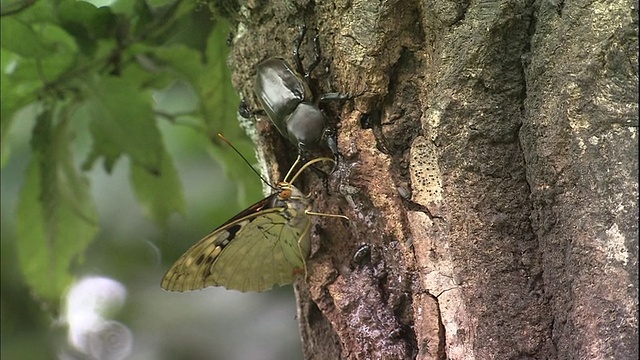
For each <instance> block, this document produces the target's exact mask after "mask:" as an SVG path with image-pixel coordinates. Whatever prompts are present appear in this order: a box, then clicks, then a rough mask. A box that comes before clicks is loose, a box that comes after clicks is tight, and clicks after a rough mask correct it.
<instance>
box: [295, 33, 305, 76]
mask: <svg viewBox="0 0 640 360" xmlns="http://www.w3.org/2000/svg"><path fill="white" fill-rule="evenodd" d="M306 33H307V26H306V25H300V33H299V34H298V37H297V38H296V42H295V46H294V47H293V60H294V61H295V62H296V67H297V68H298V69H297V70H298V73H299V74H304V68H303V67H302V60H301V59H300V46H301V45H302V40H304V34H306Z"/></svg>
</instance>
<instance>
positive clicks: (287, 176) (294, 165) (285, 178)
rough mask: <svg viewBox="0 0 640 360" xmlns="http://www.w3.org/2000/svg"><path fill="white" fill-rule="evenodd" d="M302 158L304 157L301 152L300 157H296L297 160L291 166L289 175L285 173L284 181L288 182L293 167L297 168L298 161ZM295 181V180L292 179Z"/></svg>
mask: <svg viewBox="0 0 640 360" xmlns="http://www.w3.org/2000/svg"><path fill="white" fill-rule="evenodd" d="M300 159H302V157H301V156H300V154H298V157H297V158H296V161H294V162H293V165H291V167H290V168H289V171H288V172H287V175H285V177H284V180H282V181H283V182H288V181H287V179H288V178H289V175H291V172H292V171H293V169H295V168H296V166H298V163H299V162H300ZM291 182H293V181H291Z"/></svg>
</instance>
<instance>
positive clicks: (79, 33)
mask: <svg viewBox="0 0 640 360" xmlns="http://www.w3.org/2000/svg"><path fill="white" fill-rule="evenodd" d="M58 20H59V22H60V25H61V26H62V27H63V28H64V29H65V30H66V31H67V32H68V33H69V34H70V35H71V36H73V37H74V38H75V40H76V42H77V44H78V47H79V48H80V49H81V50H82V51H83V53H85V54H87V55H89V54H93V53H94V52H95V50H96V46H97V40H98V39H102V38H109V37H112V36H114V35H115V32H116V16H115V15H114V14H113V13H112V12H111V9H109V8H108V7H100V8H98V7H95V6H94V5H92V4H89V3H87V2H84V1H76V0H63V1H61V2H60V4H59V5H58Z"/></svg>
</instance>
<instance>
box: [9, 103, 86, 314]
mask: <svg viewBox="0 0 640 360" xmlns="http://www.w3.org/2000/svg"><path fill="white" fill-rule="evenodd" d="M70 144H71V135H70V134H69V130H68V127H67V121H66V120H65V119H62V120H61V121H59V123H58V124H57V125H56V124H54V121H53V114H52V112H51V111H45V112H43V113H42V114H40V115H39V116H38V119H37V122H36V126H35V128H34V131H33V138H32V148H33V150H34V156H33V158H32V159H31V161H30V163H29V165H28V167H27V171H26V177H25V183H24V185H23V187H22V190H21V192H20V197H19V200H18V201H19V202H18V208H17V218H16V223H17V225H16V232H17V235H18V237H19V241H18V242H17V248H18V257H19V262H20V265H21V268H22V271H23V273H24V276H25V279H26V281H27V284H28V285H29V287H30V288H31V289H32V291H33V293H34V294H35V295H36V296H38V297H39V298H40V299H42V300H45V301H48V302H53V303H56V302H57V301H58V299H59V298H60V296H61V295H62V293H63V291H64V290H65V288H66V287H67V286H68V285H69V284H70V282H71V280H72V276H71V274H70V273H69V267H70V265H71V263H72V262H73V261H74V260H77V258H78V256H80V255H81V254H82V253H83V252H84V250H85V249H86V247H87V246H88V244H89V243H90V242H91V240H93V238H94V236H95V235H96V233H97V231H98V227H97V210H96V208H95V205H94V204H93V202H92V199H91V197H90V196H89V182H88V180H87V179H86V178H85V177H84V176H82V175H81V174H79V173H78V171H77V170H76V168H75V165H74V161H73V157H72V155H71V151H70Z"/></svg>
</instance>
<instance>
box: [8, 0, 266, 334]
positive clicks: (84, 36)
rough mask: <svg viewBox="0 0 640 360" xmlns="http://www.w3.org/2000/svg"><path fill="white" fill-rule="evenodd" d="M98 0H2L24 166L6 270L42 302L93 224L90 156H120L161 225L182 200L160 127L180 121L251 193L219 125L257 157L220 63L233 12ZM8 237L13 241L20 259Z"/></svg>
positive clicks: (54, 296) (167, 129)
mask: <svg viewBox="0 0 640 360" xmlns="http://www.w3.org/2000/svg"><path fill="white" fill-rule="evenodd" d="M94 3H96V2H95V1H94V2H93V3H92V2H91V1H78V0H60V1H53V0H42V1H35V2H34V1H29V0H22V1H3V2H2V18H1V34H2V39H1V50H0V51H1V54H0V55H1V60H2V79H1V81H2V83H1V86H2V92H1V103H2V114H1V116H2V117H1V144H2V159H1V165H2V168H3V175H2V176H3V182H4V181H5V179H6V178H7V177H15V178H17V177H19V176H24V178H23V179H22V181H21V190H20V191H19V195H18V198H17V200H16V201H17V205H16V209H15V211H16V213H15V239H16V240H15V241H12V242H11V243H7V242H8V241H9V240H6V239H8V238H9V237H7V236H6V234H5V232H4V226H3V237H2V243H3V257H2V272H3V275H4V273H5V270H11V271H19V272H20V276H21V278H22V279H24V281H25V282H26V284H27V285H28V288H29V293H30V295H31V296H33V297H35V298H37V299H38V300H39V302H40V304H42V305H44V306H46V309H48V311H49V313H50V314H56V313H57V310H59V301H60V299H61V296H62V294H63V292H64V291H65V289H66V287H67V286H68V285H69V284H70V283H71V281H72V280H73V273H72V271H71V269H72V268H73V267H75V266H77V265H78V264H79V263H81V262H82V259H84V254H85V253H86V252H87V249H88V247H89V246H90V245H91V244H92V242H94V241H95V239H96V236H97V234H98V233H99V232H100V231H101V225H100V224H101V219H100V218H99V212H98V210H97V205H96V204H97V203H96V199H95V195H94V194H93V193H92V191H91V190H92V184H91V177H90V176H89V173H90V172H91V171H95V169H96V167H99V166H101V167H102V168H103V169H104V171H106V172H107V173H111V172H113V171H114V169H115V167H116V166H117V165H118V164H121V163H123V161H124V160H123V159H124V158H126V160H127V161H124V163H125V164H127V165H128V167H129V181H130V185H131V189H132V191H133V193H134V194H135V196H136V198H137V201H138V203H139V205H140V207H141V209H142V210H143V212H144V214H145V215H146V216H147V217H148V218H149V219H151V220H153V221H154V222H155V223H156V224H158V225H159V226H161V227H165V228H166V225H167V224H168V221H169V219H170V217H171V216H172V214H176V213H177V214H184V213H185V195H184V188H183V185H182V181H181V176H180V173H179V172H178V170H177V168H176V166H175V164H174V159H173V157H174V154H173V153H172V149H170V148H168V146H167V141H166V137H167V136H166V135H167V134H172V133H174V132H175V133H180V132H181V131H182V130H181V129H188V130H189V131H191V132H193V133H194V134H197V136H198V137H200V138H201V139H203V140H204V141H202V140H201V141H199V142H198V143H197V144H196V145H195V146H202V145H203V144H208V145H205V146H208V147H209V153H210V154H211V155H213V156H214V157H215V158H216V159H217V160H219V161H220V163H221V164H222V166H223V168H224V169H225V173H226V174H227V176H229V177H230V178H231V179H232V180H233V181H235V184H237V186H238V187H239V189H238V191H237V192H236V193H239V194H243V195H246V197H247V198H250V200H256V197H259V195H257V194H258V192H259V188H258V187H257V186H256V183H257V180H256V177H255V176H254V175H249V173H250V172H251V170H250V169H249V168H248V167H247V166H246V165H245V164H244V163H242V161H240V160H239V159H238V158H237V155H236V154H235V153H234V152H233V151H230V149H229V148H228V147H226V145H224V144H223V143H221V142H219V141H217V139H216V137H215V134H217V133H223V134H225V136H226V137H227V138H228V139H230V140H232V142H233V143H234V145H235V146H236V147H238V149H239V150H240V151H241V152H242V153H243V154H245V155H246V156H248V157H249V158H250V161H252V160H251V157H252V156H253V151H252V150H251V149H252V144H251V143H250V141H249V140H248V138H246V136H245V135H244V132H243V131H242V130H241V129H240V128H239V126H238V123H237V121H236V116H237V115H236V110H237V104H238V101H239V99H238V98H237V95H236V93H235V92H234V90H233V88H232V87H231V81H230V74H229V69H228V68H227V66H226V57H227V55H228V49H227V47H226V45H225V41H226V38H227V35H228V32H229V26H228V25H227V24H226V23H225V22H224V21H223V20H220V19H218V18H217V17H216V16H215V14H212V13H211V12H210V11H209V9H208V8H207V7H206V6H203V5H202V4H198V3H197V2H196V1H195V0H188V1H186V0H185V1H180V0H176V1H169V0H165V1H159V0H158V1H144V0H117V1H113V2H111V4H110V5H108V6H96V5H94ZM25 126H28V127H31V133H30V141H29V148H30V156H29V157H28V158H29V159H28V160H26V161H28V164H27V165H26V169H25V172H24V175H22V174H21V175H18V174H15V173H9V174H7V173H6V171H5V170H6V166H7V164H8V163H9V162H10V161H11V159H12V156H13V155H14V153H15V150H16V149H15V146H18V145H17V144H18V142H19V141H18V140H16V137H17V136H16V133H17V130H16V129H18V128H24V127H25ZM162 129H164V130H162ZM178 136H182V135H178ZM182 145H183V146H190V145H189V144H188V143H182ZM191 146H194V145H191ZM249 182H251V184H248V183H249ZM214 185H216V181H211V186H212V187H211V191H215V187H214ZM242 201H243V202H244V201H245V200H244V199H243V200H242ZM3 204H4V203H3ZM234 205H235V204H234ZM3 206H4V205H3ZM234 207H235V206H234ZM234 207H232V208H231V209H233V208H234ZM5 213H6V211H5V210H4V209H3V214H4V215H6V214H5ZM4 215H3V225H4V222H5V217H4ZM220 222H222V221H220ZM213 225H215V224H211V226H213ZM13 238H14V237H13V236H11V239H13ZM195 240H196V239H194V242H195ZM91 246H98V247H99V246H100V245H99V244H98V245H91ZM5 250H7V251H11V252H13V253H17V255H18V256H17V263H16V262H15V261H14V260H11V261H10V262H9V260H8V259H7V258H6V257H5V256H4V252H5ZM2 280H3V300H2V301H3V302H2V305H3V308H2V310H3V311H2V312H3V328H4V320H6V317H5V315H4V314H5V309H6V308H7V307H6V306H5V305H6V304H5V300H6V298H5V294H4V293H5V291H4V290H5V280H6V278H5V277H4V276H3V278H2ZM21 296H26V294H22V295H21ZM36 317H37V316H36ZM37 321H41V320H37ZM3 332H4V331H3Z"/></svg>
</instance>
